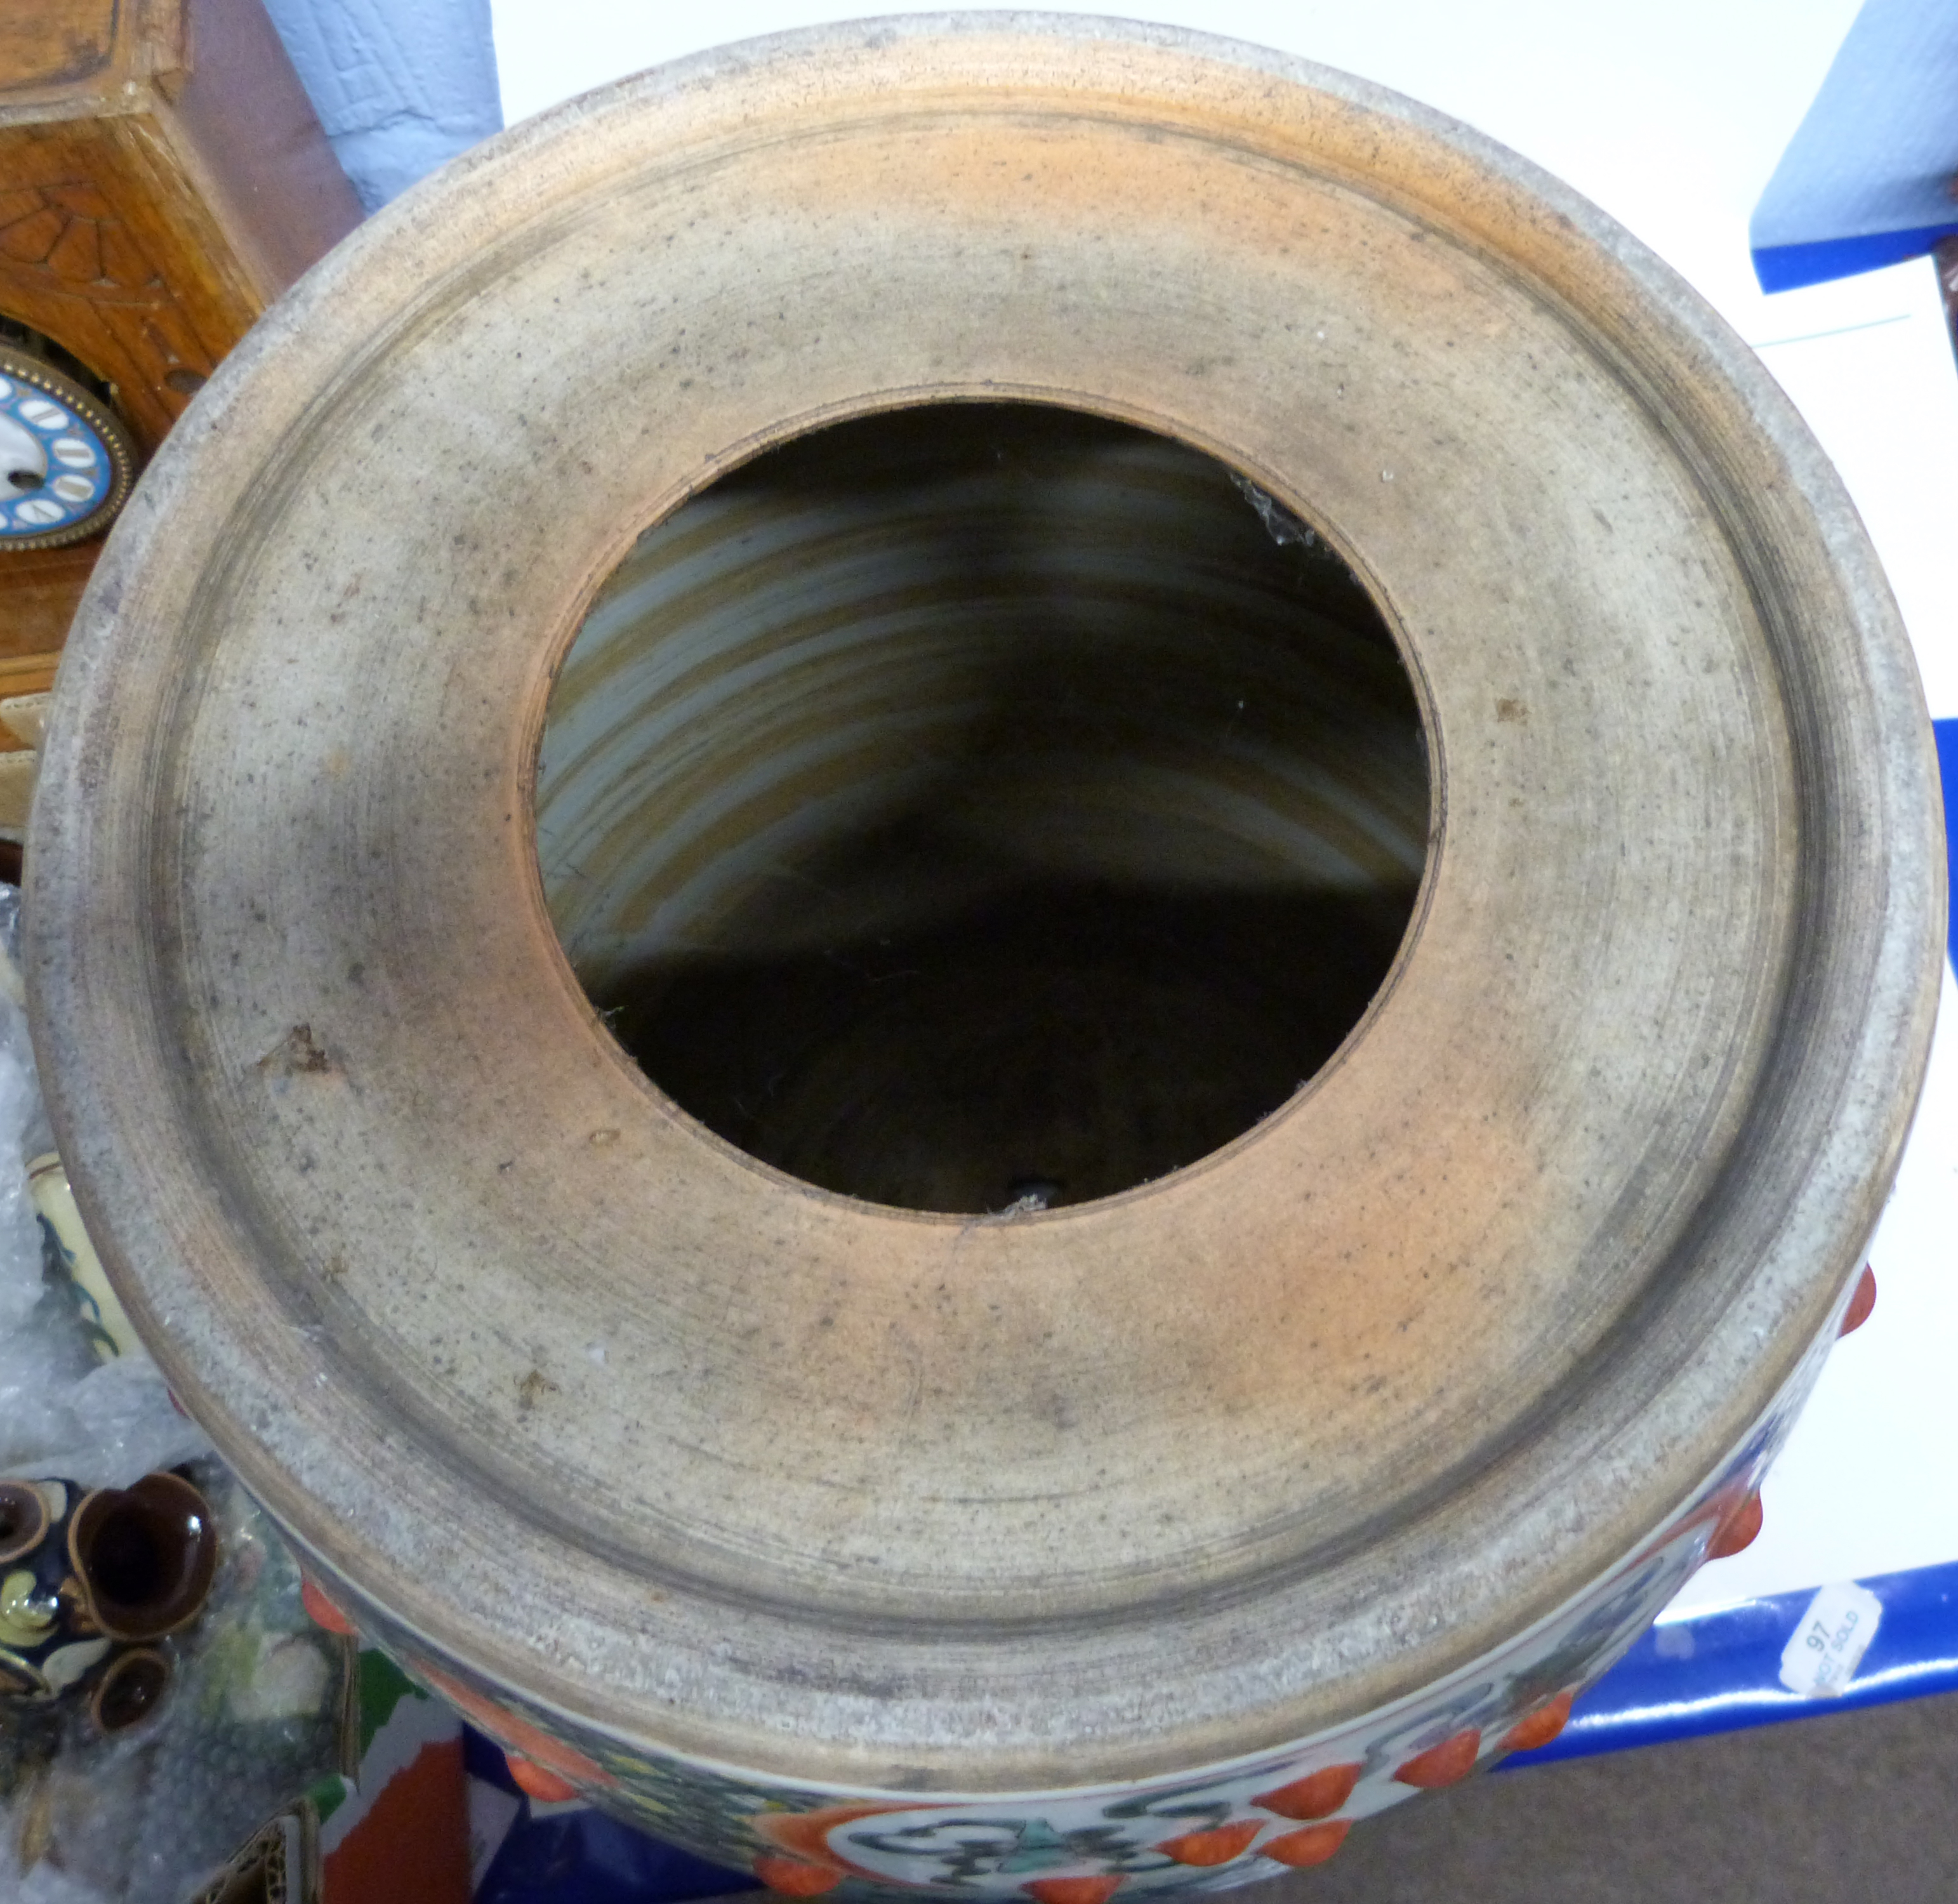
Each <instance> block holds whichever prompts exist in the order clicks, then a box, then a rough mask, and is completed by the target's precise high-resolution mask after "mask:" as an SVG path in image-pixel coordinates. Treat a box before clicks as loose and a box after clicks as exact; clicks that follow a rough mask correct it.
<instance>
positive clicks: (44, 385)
mask: <svg viewBox="0 0 1958 1904" xmlns="http://www.w3.org/2000/svg"><path fill="white" fill-rule="evenodd" d="M359 219H360V204H359V201H357V200H356V198H355V197H354V195H353V188H352V187H351V186H350V185H349V184H348V183H347V179H346V176H345V175H344V173H342V172H341V169H340V166H339V163H338V162H337V160H335V158H334V154H333V150H332V148H331V146H329V145H328V143H327V140H326V135H325V133H324V131H322V129H321V127H320V125H319V122H318V119H317V117H316V116H315V114H314V112H313V109H312V104H311V103H310V102H309V100H308V99H307V97H306V93H305V92H304V90H303V89H302V87H301V86H300V84H299V78H298V76H297V75H296V74H295V73H294V71H293V68H292V65H291V62H290V61H289V60H288V59H287V56H286V52H285V49H284V46H282V45H281V44H280V41H279V38H278V36H277V33H275V32H274V30H273V27H272V24H271V21H270V20H269V19H268V17H267V16H266V14H265V11H264V8H263V7H262V5H261V0H0V700H5V699H13V698H17V697H19V696H21V695H35V694H37V693H39V692H44V691H45V690H46V689H47V688H48V687H49V686H50V685H51V684H52V681H53V678H54V670H55V661H56V658H57V656H58V654H59V649H60V648H61V645H62V641H63V639H64V638H65V635H66V633H67V631H68V622H69V620H70V619H71V616H73V614H74V607H75V604H76V603H77V602H78V600H80V599H81V591H82V589H83V588H84V585H85V584H86V583H87V579H88V575H89V572H90V570H91V569H93V566H94V563H95V558H96V555H97V551H98V550H99V549H100V546H101V539H102V537H103V534H104V533H106V531H107V529H108V527H109V524H110V523H111V522H112V521H113V519H114V518H115V515H116V512H117V511H118V510H119V508H121V506H122V501H123V499H124V498H125V496H126V495H127V494H128V488H129V485H130V483H131V481H133V480H134V479H135V475H136V474H137V473H138V471H139V470H140V469H141V465H142V463H143V461H144V459H145V458H147V457H148V456H149V455H150V454H152V453H153V452H154V450H155V449H156V447H157V445H158V443H160V442H161V441H162V440H163V436H165V434H166V432H168V431H169V429H170V426H171V425H172V424H173V423H174V422H175V421H176V419H177V417H179V415H180V414H181V413H182V410H183V409H184V407H185V405H186V404H188V403H189V401H191V399H192V397H193V396H194V395H195V394H196V392H197V391H198V388H199V387H200V386H201V385H202V383H203V382H204V379H205V378H206V377H207V376H208V375H210V373H211V369H212V368H213V367H214V366H215V365H216V363H217V360H219V359H220V357H222V356H223V355H224V353H226V352H227V350H230V348H231V347H232V346H233V344H236V342H237V341H238V340H239V337H242V335H243V334H244V333H245V331H246V330H247V329H248V328H249V327H250V325H251V324H252V322H253V320H254V319H255V318H257V316H258V314H259V312H261V311H262V310H263V309H265V306H266V305H267V304H268V303H270V302H271V299H273V298H274V297H275V296H277V295H278V293H280V291H282V290H284V288H285V287H286V286H287V285H288V284H290V283H291V282H292V281H293V279H294V278H296V277H298V276H299V274H300V273H301V272H302V271H304V270H305V269H306V267H307V266H308V265H310V264H312V262H313V261H314V260H315V259H316V258H318V257H319V256H320V255H322V253H324V252H325V251H326V250H327V249H328V248H329V247H330V246H331V245H333V244H334V242H335V241H336V240H337V239H339V238H341V236H343V235H344V233H346V232H347V231H348V230H350V229H351V228H352V227H353V225H354V224H355V223H357V222H358V220H359ZM0 713H4V710H0ZM20 724H21V725H24V726H25V727H27V734H26V735H24V736H23V735H21V734H17V733H5V734H0V750H4V749H6V748H7V747H8V745H9V743H11V746H13V747H14V748H15V749H18V748H20V747H21V746H25V745H30V744H31V743H32V740H33V738H34V733H33V715H32V712H31V711H28V712H27V714H26V715H25V717H24V720H23V721H21V723H20ZM8 768H11V769H12V770H13V771H11V773H9V772H8V771H7V770H8ZM29 768H30V762H29V761H27V760H26V759H21V760H17V761H12V762H9V761H8V760H6V759H5V758H4V754H0V832H14V831H16V829H17V828H18V827H19V826H20V825H21V822H23V821H24V819H25V811H24V801H25V794H26V790H27V785H28V784H30V778H31V776H30V772H29V771H26V770H28V769H29ZM15 806H18V807H19V808H20V809H21V810H20V812H19V813H18V814H17V815H16V814H15V813H14V812H12V811H11V810H10V809H11V808H13V807H15ZM16 836H17V834H16Z"/></svg>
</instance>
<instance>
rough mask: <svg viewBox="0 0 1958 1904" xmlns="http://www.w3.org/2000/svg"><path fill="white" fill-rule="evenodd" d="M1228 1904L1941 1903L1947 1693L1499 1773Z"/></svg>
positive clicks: (1948, 1781) (1951, 1852)
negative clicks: (1323, 1861)
mask: <svg viewBox="0 0 1958 1904" xmlns="http://www.w3.org/2000/svg"><path fill="white" fill-rule="evenodd" d="M1232 1896H1233V1897H1234V1899H1241V1900H1242V1904H1675V1900H1677V1904H1958V1693H1953V1694H1949V1695H1947V1696H1944V1697H1941V1698H1937V1699H1924V1700H1911V1701H1908V1702H1906V1703H1902V1704H1899V1705H1895V1706H1879V1707H1875V1708H1872V1709H1868V1710H1865V1711H1862V1712H1838V1713H1832V1714H1830V1715H1828V1716H1826V1717H1822V1718H1817V1719H1801V1720H1798V1721H1796V1722H1793V1723H1791V1724H1786V1725H1769V1726H1762V1727H1760V1728H1756V1729H1754V1730H1753V1731H1744V1732H1728V1733H1723V1734H1719V1735H1716V1736H1714V1737H1712V1738H1701V1739H1693V1740H1688V1741H1684V1742H1683V1743H1681V1744H1673V1745H1660V1746H1649V1747H1644V1748H1643V1749H1641V1750H1637V1751H1633V1752H1619V1753H1613V1754H1608V1755H1607V1756H1605V1757H1599V1758H1592V1759H1579V1760H1571V1761H1570V1762H1568V1763H1564V1764H1561V1765H1553V1766H1537V1767H1533V1768H1532V1769H1530V1770H1529V1771H1524V1772H1513V1773H1499V1774H1497V1775H1496V1776H1493V1777H1490V1778H1484V1779H1475V1780H1472V1781H1471V1782H1469V1784H1467V1785H1459V1786H1456V1787H1455V1788H1453V1789H1452V1790H1450V1791H1447V1792H1435V1793H1432V1794H1430V1795H1427V1796H1425V1797H1424V1798H1420V1799H1418V1800H1415V1801H1413V1802H1411V1803H1410V1804H1406V1805H1404V1806H1402V1807H1399V1808H1398V1809H1397V1810H1396V1811H1394V1812H1392V1813H1391V1814H1388V1815H1387V1816H1386V1817H1382V1818H1380V1819H1377V1820H1373V1822H1372V1823H1370V1825H1367V1826H1358V1827H1356V1828H1355V1830H1354V1833H1353V1834H1352V1836H1351V1837H1350V1838H1348V1839H1347V1841H1346V1842H1345V1845H1344V1846H1342V1849H1341V1850H1340V1852H1339V1855H1338V1856H1337V1857H1336V1858H1334V1859H1332V1861H1331V1862H1329V1863H1328V1864H1323V1865H1321V1866H1320V1867H1319V1868H1317V1869H1316V1870H1314V1871H1299V1872H1296V1873H1292V1874H1288V1875H1287V1876H1285V1877H1282V1878H1279V1879H1275V1880H1272V1882H1270V1883H1265V1884H1259V1885H1256V1886H1253V1887H1250V1888H1247V1889H1246V1890H1240V1891H1237V1892H1235V1893H1232Z"/></svg>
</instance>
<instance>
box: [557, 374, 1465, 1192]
mask: <svg viewBox="0 0 1958 1904" xmlns="http://www.w3.org/2000/svg"><path fill="white" fill-rule="evenodd" d="M1427 758H1428V749H1427V739H1426V735H1425V731H1424V724H1423V714H1422V710H1421V705H1420V703H1419V701H1418V697H1417V695H1416V692H1415V686H1414V684H1413V682H1412V681H1411V679H1410V677H1409V676H1408V670H1407V668H1406V667H1405V664H1404V662H1403V661H1402V657H1401V655H1400V653H1399V649H1398V648H1397V646H1396V641H1395V638H1394V635H1393V634H1392V631H1391V630H1390V629H1389V625H1388V623H1387V621H1386V617H1385V616H1384V615H1383V612H1382V610H1381V609H1380V607H1379V605H1378V604H1377V603H1376V601H1375V600H1374V599H1373V595H1372V594H1371V593H1370V591H1369V588H1368V586H1367V584H1366V583H1365V582H1364V581H1362V580H1361V578H1360V576H1359V575H1358V574H1357V573H1356V572H1355V571H1354V569H1353V567H1352V566H1351V565H1350V564H1349V563H1348V561H1347V560H1346V559H1345V557H1344V556H1342V554H1341V553H1340V551H1339V547H1338V546H1336V544H1335V541H1334V540H1333V539H1332V537H1331V535H1330V534H1329V533H1328V531H1327V530H1326V527H1323V526H1322V525H1320V524H1315V523H1313V522H1312V521H1308V520H1307V519H1306V518H1304V517H1302V516H1301V515H1299V514H1297V513H1296V512H1294V510H1293V509H1291V508H1288V506H1287V505H1285V503H1284V502H1281V501H1280V500H1278V499H1276V498H1275V497H1274V496H1272V495H1271V494H1269V493H1267V491H1266V490H1265V489H1263V488H1261V487H1259V486H1258V485H1256V483H1253V482H1252V481H1251V480H1250V479H1249V478H1247V477H1245V476H1244V475H1243V474H1240V473H1239V472H1237V471H1235V470H1232V469H1231V468H1230V467H1228V466H1227V465H1226V464H1224V463H1223V462H1221V461H1219V460H1218V459H1217V458H1215V457H1213V456H1211V455H1208V454H1206V453H1205V452H1204V451H1202V450H1199V449H1197V448H1193V447H1191V446H1190V445H1188V444H1187V443H1185V442H1180V441H1178V440H1177V439H1174V438H1171V437H1170V436H1164V435H1161V434H1158V433H1157V432H1154V431H1152V430H1147V429H1142V428H1139V427H1138V426H1135V425H1133V424H1131V423H1125V422H1120V421H1117V420H1113V419H1110V418H1109V417H1103V416H1098V415H1095V414H1091V413H1088V412H1087V411H1085V410H1076V409H1072V408H1069V407H1063V406H1060V405H1058V404H1047V403H1032V402H1014V403H982V402H972V401H961V402H939V403H933V404H925V405H920V406H917V407H911V408H908V409H901V410H882V411H878V412H873V413H870V414H869V415H866V416H862V417H855V418H853V419H851V420H848V421H846V422H843V423H832V424H829V425H828V426H825V427H824V428H822V429H817V430H815V431H812V432H809V433H807V434H806V435H803V436H798V437H796V438H794V439H790V441H788V442H786V443H784V444H781V445H778V446H777V447H775V448H771V449H770V450H768V451H764V452H763V453H762V454H761V455H758V456H756V458H753V459H752V460H751V461H749V462H747V463H745V464H742V465H741V466H740V467H738V468H737V469H736V470H733V471H732V472H731V473H730V474H726V475H724V476H723V477H721V479H720V480H718V481H717V482H715V483H713V484H712V485H711V486H709V487H708V488H707V489H704V490H703V491H702V492H701V493H699V494H697V495H696V496H694V497H693V498H692V499H690V500H689V501H688V502H686V503H685V504H684V505H683V506H681V507H680V508H679V509H678V510H677V511H676V512H673V514H672V515H670V516H668V517H667V518H665V519H664V521H661V522H658V523H657V524H654V527H651V529H649V530H648V531H646V532H645V534H643V535H642V536H641V537H640V538H639V539H638V542H637V543H635V546H634V547H633V548H632V551H631V552H630V553H629V555H628V556H626V559H625V560H624V561H623V562H621V563H620V564H619V566H618V568H617V569H616V570H615V571H614V572H613V574H612V575H611V576H610V578H609V579H608V580H607V582H606V583H605V585H604V587H603V588H601V590H600V592H599V594H598V596H597V600H596V601H595V603H594V606H593V607H591V610H590V611H589V612H588V613H587V615H586V616H585V619H584V621H583V623H582V624H581V626H580V628H579V629H578V633H577V635H576V636H575V639H574V640H573V642H572V645H571V647H570V648H569V652H568V654H566V657H565V660H564V662H563V664H562V668H561V670H560V671H559V674H558V676H557V677H556V681H555V683H554V686H553V691H552V693H551V696H550V704H549V707H548V709H547V717H546V723H545V727H544V730H543V739H542V743H541V749H540V761H539V769H538V776H537V796H536V822H537V851H538V860H539V865H540V871H541V873H542V876H543V886H544V891H545V896H546V899H547V904H548V905H549V908H550V913H551V916H552V919H553V923H554V925H555V926H556V930H557V933H558V935H559V942H560V943H561V945H562V947H563V949H564V950H565V952H566V955H567V956H568V958H569V961H570V963H571V966H572V970H573V971H574V973H575V974H576V976H577V977H578V981H579V983H580V984H581V986H582V987H583V988H584V990H585V994H586V996H587V997H588V1000H590V1002H591V1004H592V1005H593V1006H594V1008H595V1009H596V1010H597V1012H598V1014H599V1015H600V1018H601V1019H603V1021H604V1023H605V1025H606V1026H607V1028H608V1030H609V1031H610V1033H611V1034H612V1035H613V1037H614V1038H616V1039H617V1041H619V1044H621V1045H623V1047H624V1048H625V1049H626V1051H627V1052H628V1053H629V1054H630V1055H631V1057H632V1058H633V1060H635V1062H636V1063H638V1066H639V1067H640V1068H641V1069H642V1070H643V1071H644V1072H645V1074H646V1075H647V1076H648V1077H649V1078H650V1079H651V1080H652V1081H653V1082H654V1084H655V1085H657V1086H658V1087H659V1088H661V1090H662V1091H664V1092H665V1093H666V1094H667V1095H668V1096H669V1097H670V1098H672V1099H673V1101H675V1102H676V1103H677V1104H679V1105H680V1107H681V1108H682V1109H683V1110H685V1111H686V1112H687V1113H689V1114H690V1115H691V1116H692V1117H693V1118H694V1119H695V1120H697V1121H698V1122H699V1123H701V1124H704V1125H705V1126H707V1128H708V1129H710V1130H711V1131H713V1132H714V1133H716V1134H718V1136H720V1137H721V1138H722V1139H724V1140H726V1141H727V1142H729V1143H730V1144H732V1145H734V1146H736V1147H737V1148H739V1149H740V1150H742V1151H743V1152H746V1153H747V1154H748V1155H750V1156H751V1157H753V1158H757V1159H759V1161H762V1162H763V1163H765V1164H769V1165H771V1166H773V1167H775V1168H776V1169H778V1170H780V1171H783V1172H784V1173H786V1174H787V1175H789V1176H790V1177H794V1178H797V1179H798V1180H801V1181H802V1182H804V1183H812V1184H814V1185H816V1186H819V1187H820V1188H822V1189H824V1190H830V1191H832V1192H835V1193H841V1194H843V1195H844V1196H851V1197H854V1198H857V1199H861V1200H863V1201H866V1202H872V1203H876V1204H881V1205H889V1206H895V1207H897V1208H900V1209H912V1210H919V1211H929V1212H949V1213H958V1214H962V1215H977V1214H985V1213H988V1212H1001V1211H1004V1210H1008V1209H1011V1210H1013V1211H1015V1212H1017V1213H1022V1214H1025V1213H1031V1212H1038V1211H1040V1210H1043V1209H1050V1208H1053V1207H1057V1206H1060V1205H1076V1204H1079V1203H1083V1202H1091V1201H1094V1200H1096V1199H1101V1198H1104V1197H1106V1196H1111V1195H1114V1194H1117V1193H1120V1192H1122V1191H1125V1190H1130V1189H1133V1188H1134V1187H1136V1186H1139V1185H1141V1184H1143V1183H1148V1182H1151V1181H1153V1180H1156V1179H1158V1178H1161V1177H1164V1176H1166V1175H1168V1174H1170V1173H1171V1172H1173V1171H1177V1170H1179V1169H1180V1168H1182V1167H1184V1166H1187V1165H1188V1164H1193V1163H1196V1162H1197V1161H1199V1160H1200V1159H1202V1158H1205V1157H1206V1156H1208V1155H1211V1154H1212V1153H1214V1152H1216V1151H1217V1150H1218V1149H1219V1148H1222V1147H1224V1146H1225V1145H1228V1144H1229V1143H1231V1142H1232V1141H1233V1140H1234V1139H1237V1138H1238V1137H1240V1136H1242V1135H1243V1134H1244V1133H1246V1132H1247V1131H1248V1130H1250V1129H1253V1127H1254V1126H1257V1125H1258V1124H1259V1123H1260V1122H1261V1121H1262V1120H1264V1119H1266V1118H1267V1117H1270V1116H1271V1115H1272V1114H1274V1113H1275V1112H1277V1111H1278V1110H1280V1109H1281V1108H1282V1107H1283V1106H1284V1105H1285V1104H1286V1103H1288V1101H1290V1100H1291V1098H1294V1095H1296V1094H1297V1092H1298V1091H1300V1090H1301V1088H1302V1087H1303V1086H1304V1085H1306V1084H1307V1082H1309V1081H1310V1079H1312V1078H1313V1076H1316V1074H1317V1073H1318V1072H1320V1070H1321V1069H1323V1067H1324V1066H1325V1065H1326V1063H1327V1061H1328V1060H1329V1059H1330V1058H1331V1057H1332V1054H1333V1053H1335V1051H1337V1050H1339V1048H1340V1047H1341V1046H1342V1044H1343V1043H1344V1042H1345V1041H1346V1040H1347V1039H1348V1038H1349V1037H1350V1036H1351V1034H1352V1033H1353V1031H1354V1028H1355V1027H1356V1026H1357V1025H1358V1024H1359V1023H1360V1022H1361V1020H1362V1019H1364V1016H1365V1015H1366V1014H1367V1010H1368V1008H1369V1006H1370V1004H1371V1003H1372V1002H1373V1000H1374V999H1375V997H1376V996H1377V995H1378V994H1379V993H1380V990H1381V987H1382V986H1383V982H1384V981H1385V980H1386V977H1387V974H1388V973H1389V970H1390V969H1391V968H1392V966H1393V965H1394V962H1395V959H1396V954H1397V952H1399V949H1400V947H1401V946H1402V942H1403V940H1404V939H1405V936H1406V935H1407V933H1408V927H1409V923H1410V921H1411V918H1412V917H1413V914H1414V911H1415V898H1416V895H1417V892H1418V889H1419V888H1420V885H1421V880H1422V877H1423V875H1424V871H1425V869H1426V864H1427V839H1428V830H1429V804H1430V794H1429V784H1428V768H1427Z"/></svg>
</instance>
